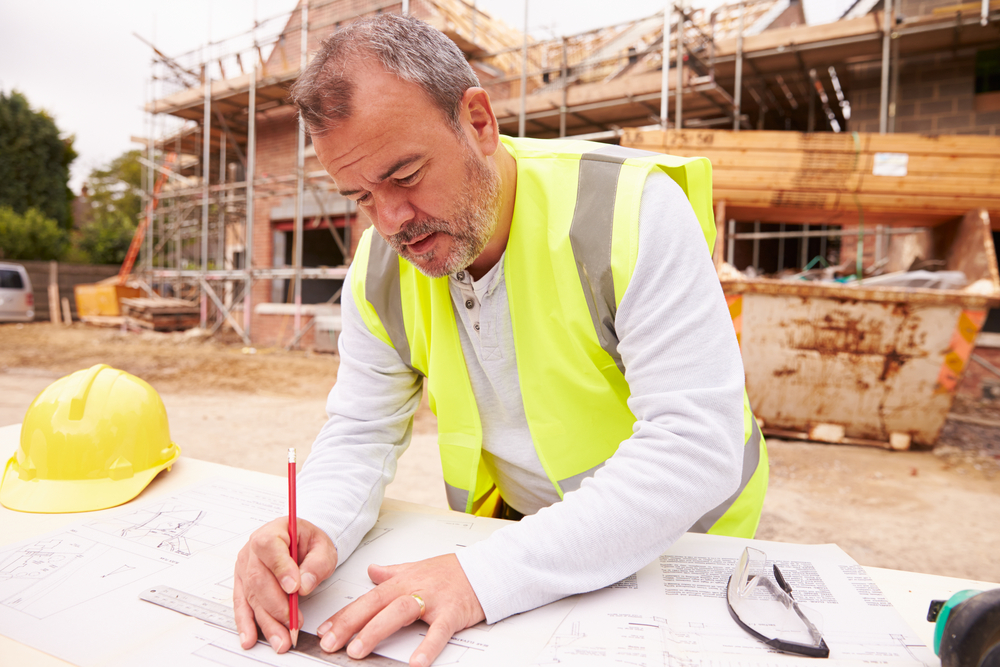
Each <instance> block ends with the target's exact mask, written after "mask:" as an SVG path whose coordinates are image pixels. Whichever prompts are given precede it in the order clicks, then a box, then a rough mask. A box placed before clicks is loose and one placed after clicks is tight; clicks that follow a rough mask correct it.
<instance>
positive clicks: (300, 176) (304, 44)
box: [292, 0, 406, 338]
mask: <svg viewBox="0 0 1000 667" xmlns="http://www.w3.org/2000/svg"><path fill="white" fill-rule="evenodd" d="M403 11H404V13H405V12H406V4H404V5H403ZM300 34H301V49H300V51H301V53H300V54H299V72H305V71H306V65H307V64H308V46H309V2H308V0H307V1H306V2H304V3H302V26H301V30H300ZM305 155H306V126H305V123H303V122H302V117H301V116H300V117H299V128H298V144H297V146H296V155H295V234H294V236H295V242H294V244H295V248H294V253H295V254H294V257H293V260H292V261H293V262H294V267H295V317H294V322H295V326H294V329H295V336H296V338H297V337H298V336H299V335H300V334H299V332H300V331H301V330H302V203H303V202H302V200H303V198H304V197H305Z"/></svg>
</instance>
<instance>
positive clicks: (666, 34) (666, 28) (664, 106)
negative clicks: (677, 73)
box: [563, 2, 673, 130]
mask: <svg viewBox="0 0 1000 667" xmlns="http://www.w3.org/2000/svg"><path fill="white" fill-rule="evenodd" d="M672 14H673V4H671V3H670V2H667V4H666V6H665V7H664V8H663V65H662V66H661V67H660V69H661V70H663V71H662V74H663V79H662V80H661V86H660V87H661V89H662V91H663V92H662V93H661V94H660V124H661V125H662V126H663V129H664V130H665V129H667V125H668V122H667V114H668V113H669V112H670V102H669V99H668V98H669V96H670V21H671V19H672V18H673V16H672ZM565 44H566V39H565V38H563V52H565V49H566V46H565Z"/></svg>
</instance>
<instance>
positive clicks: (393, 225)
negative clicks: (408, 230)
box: [376, 188, 416, 236]
mask: <svg viewBox="0 0 1000 667" xmlns="http://www.w3.org/2000/svg"><path fill="white" fill-rule="evenodd" d="M406 194H407V193H406V192H405V191H404V190H401V189H397V188H393V189H392V191H390V192H386V193H384V194H382V196H381V197H379V199H378V200H376V203H377V208H376V213H377V215H378V221H379V226H380V227H381V229H380V230H379V231H381V232H382V234H384V235H386V236H392V235H394V234H397V233H398V232H399V231H400V230H401V229H402V228H403V227H405V226H406V223H408V222H410V221H411V220H413V218H414V216H415V214H416V211H415V210H414V209H413V206H411V205H410V201H409V198H408V197H407V196H406Z"/></svg>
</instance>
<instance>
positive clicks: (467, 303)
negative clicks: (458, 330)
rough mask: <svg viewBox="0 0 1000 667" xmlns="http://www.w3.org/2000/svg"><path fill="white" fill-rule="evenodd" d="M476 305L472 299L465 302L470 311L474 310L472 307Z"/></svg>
mask: <svg viewBox="0 0 1000 667" xmlns="http://www.w3.org/2000/svg"><path fill="white" fill-rule="evenodd" d="M474 305H476V304H475V303H473V302H472V299H466V301H465V307H466V308H468V309H469V310H472V307H473V306H474Z"/></svg>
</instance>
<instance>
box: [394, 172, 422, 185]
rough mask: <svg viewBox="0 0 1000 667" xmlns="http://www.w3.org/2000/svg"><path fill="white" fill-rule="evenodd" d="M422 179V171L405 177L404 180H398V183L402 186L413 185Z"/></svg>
mask: <svg viewBox="0 0 1000 667" xmlns="http://www.w3.org/2000/svg"><path fill="white" fill-rule="evenodd" d="M419 179H420V170H419V169H418V170H417V171H415V172H413V173H412V174H410V175H409V176H404V177H403V178H397V179H396V182H397V183H399V184H400V185H413V184H414V183H416V182H417V181H418V180H419Z"/></svg>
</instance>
